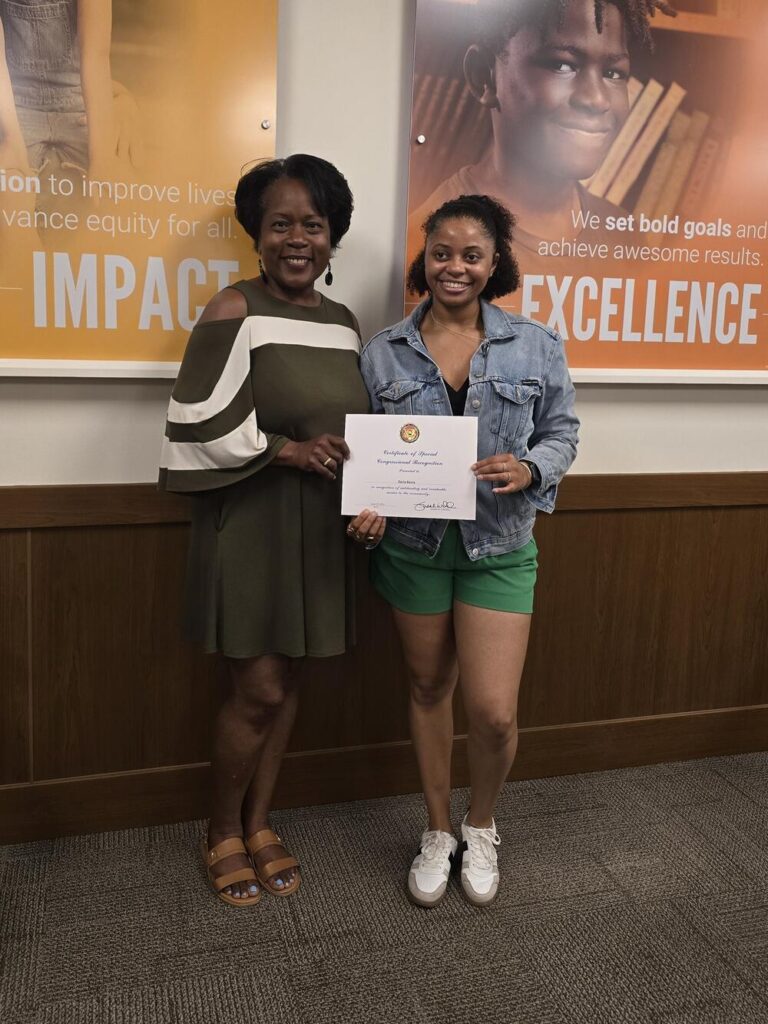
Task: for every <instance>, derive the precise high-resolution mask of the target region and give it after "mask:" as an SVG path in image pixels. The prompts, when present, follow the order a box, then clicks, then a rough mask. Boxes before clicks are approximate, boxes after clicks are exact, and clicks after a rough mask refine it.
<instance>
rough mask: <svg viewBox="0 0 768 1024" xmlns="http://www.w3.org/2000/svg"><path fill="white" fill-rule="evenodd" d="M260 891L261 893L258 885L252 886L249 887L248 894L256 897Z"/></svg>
mask: <svg viewBox="0 0 768 1024" xmlns="http://www.w3.org/2000/svg"><path fill="white" fill-rule="evenodd" d="M258 891H259V887H258V885H251V886H249V887H248V892H249V893H250V894H251V896H255V895H256V893H257V892H258Z"/></svg>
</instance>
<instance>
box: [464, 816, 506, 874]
mask: <svg viewBox="0 0 768 1024" xmlns="http://www.w3.org/2000/svg"><path fill="white" fill-rule="evenodd" d="M500 845H501V836H500V835H499V834H498V832H497V831H496V826H495V825H491V827H490V828H475V827H474V826H473V825H469V826H467V849H468V850H469V856H470V858H471V860H472V863H473V865H474V866H475V867H478V868H485V869H490V868H492V867H493V865H494V864H495V862H496V851H495V849H494V847H496V846H500Z"/></svg>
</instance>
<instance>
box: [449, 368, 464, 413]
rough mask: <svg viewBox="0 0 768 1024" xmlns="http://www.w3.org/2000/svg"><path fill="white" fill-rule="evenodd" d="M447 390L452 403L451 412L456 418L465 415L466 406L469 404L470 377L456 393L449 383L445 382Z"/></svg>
mask: <svg viewBox="0 0 768 1024" xmlns="http://www.w3.org/2000/svg"><path fill="white" fill-rule="evenodd" d="M445 390H446V391H447V392H448V401H449V402H450V403H451V412H452V413H453V415H454V416H463V415H464V406H465V405H466V404H467V394H468V392H469V377H467V379H466V380H465V381H464V383H463V384H462V385H461V387H460V388H459V390H458V391H454V389H453V388H452V387H451V385H450V384H449V383H448V381H445Z"/></svg>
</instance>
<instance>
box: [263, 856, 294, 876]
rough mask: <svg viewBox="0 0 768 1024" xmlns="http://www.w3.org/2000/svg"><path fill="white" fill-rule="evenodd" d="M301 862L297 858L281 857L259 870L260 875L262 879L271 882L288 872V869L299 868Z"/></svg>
mask: <svg viewBox="0 0 768 1024" xmlns="http://www.w3.org/2000/svg"><path fill="white" fill-rule="evenodd" d="M298 866H299V862H298V861H297V860H296V858H295V857H280V858H279V859H278V860H270V861H268V862H267V863H266V864H264V866H263V867H260V868H259V874H260V876H261V878H262V879H264V880H266V881H267V882H269V881H270V880H271V879H273V878H274V877H275V875H279V874H280V872H281V871H287V870H288V868H297V867H298Z"/></svg>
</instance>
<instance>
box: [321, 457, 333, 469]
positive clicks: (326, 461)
mask: <svg viewBox="0 0 768 1024" xmlns="http://www.w3.org/2000/svg"><path fill="white" fill-rule="evenodd" d="M329 462H333V459H332V458H331V456H330V455H329V456H328V458H327V459H325V460H324V462H323V465H324V466H327V465H328V463H329Z"/></svg>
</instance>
